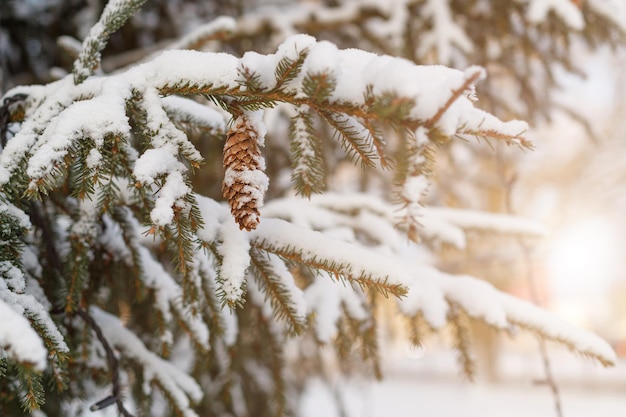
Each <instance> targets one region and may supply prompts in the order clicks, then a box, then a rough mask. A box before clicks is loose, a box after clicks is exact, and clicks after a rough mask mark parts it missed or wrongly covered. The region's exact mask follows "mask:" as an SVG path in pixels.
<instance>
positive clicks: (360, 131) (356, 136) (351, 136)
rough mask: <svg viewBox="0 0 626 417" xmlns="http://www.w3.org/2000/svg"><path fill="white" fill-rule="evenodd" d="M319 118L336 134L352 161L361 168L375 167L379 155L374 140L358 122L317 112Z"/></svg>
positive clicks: (347, 117) (328, 113) (341, 116)
mask: <svg viewBox="0 0 626 417" xmlns="http://www.w3.org/2000/svg"><path fill="white" fill-rule="evenodd" d="M318 112H319V114H320V116H322V118H323V119H324V120H325V121H326V122H327V123H328V124H329V125H330V126H331V127H332V128H333V129H334V130H335V132H337V133H338V135H339V138H340V139H341V145H342V147H343V149H344V151H346V153H347V154H348V155H349V156H350V157H351V158H352V159H353V160H358V161H360V162H361V164H362V165H363V166H367V167H374V166H376V163H375V162H374V161H375V160H377V159H378V157H379V155H378V153H377V152H376V148H375V146H374V138H373V136H372V134H371V132H370V131H368V130H367V129H366V128H365V127H364V126H363V125H362V124H361V123H359V121H358V120H356V119H355V118H353V117H350V116H348V115H344V114H341V113H334V112H331V111H326V110H318Z"/></svg>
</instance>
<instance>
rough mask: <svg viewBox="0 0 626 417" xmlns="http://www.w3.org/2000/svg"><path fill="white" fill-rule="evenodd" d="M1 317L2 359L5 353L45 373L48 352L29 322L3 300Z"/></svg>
mask: <svg viewBox="0 0 626 417" xmlns="http://www.w3.org/2000/svg"><path fill="white" fill-rule="evenodd" d="M0 317H2V321H0V357H1V356H3V355H2V354H3V353H5V354H8V355H9V356H10V357H11V358H12V359H14V360H16V361H18V362H23V363H30V364H32V365H33V366H34V367H35V369H37V370H39V371H43V370H44V369H45V368H46V365H47V363H48V351H47V350H46V348H45V347H44V345H43V341H42V340H41V338H40V337H39V335H38V334H37V333H36V332H35V331H34V330H33V328H32V327H31V325H30V323H29V321H28V320H27V319H26V318H25V317H24V316H22V315H21V314H19V313H18V312H16V311H15V310H13V309H12V308H11V307H10V306H9V304H7V303H5V302H4V301H3V300H0Z"/></svg>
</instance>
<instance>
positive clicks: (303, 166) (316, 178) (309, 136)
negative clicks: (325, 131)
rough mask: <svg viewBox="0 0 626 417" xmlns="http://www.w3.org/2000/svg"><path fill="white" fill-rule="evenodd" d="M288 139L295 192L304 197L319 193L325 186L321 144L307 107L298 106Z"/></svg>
mask: <svg viewBox="0 0 626 417" xmlns="http://www.w3.org/2000/svg"><path fill="white" fill-rule="evenodd" d="M290 138H291V141H290V156H291V159H292V162H291V165H292V169H293V171H292V174H291V179H292V182H293V183H294V186H295V189H296V191H297V192H298V194H301V195H303V196H305V197H309V196H310V195H311V194H313V193H321V192H322V191H323V190H324V188H325V186H326V184H325V181H324V179H325V178H324V176H325V174H324V159H323V155H322V150H321V148H322V144H321V143H320V140H319V138H318V136H317V132H316V131H315V128H314V127H313V120H312V115H311V112H310V109H309V107H308V106H306V105H302V106H299V107H298V110H297V113H296V115H295V116H294V117H293V118H292V119H291V129H290Z"/></svg>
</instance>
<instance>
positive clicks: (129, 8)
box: [73, 0, 146, 84]
mask: <svg viewBox="0 0 626 417" xmlns="http://www.w3.org/2000/svg"><path fill="white" fill-rule="evenodd" d="M145 2H146V0H109V2H108V3H107V5H106V7H105V8H104V10H103V11H102V15H101V16H100V19H99V20H98V23H96V25H94V26H93V27H92V28H91V30H90V31H89V33H88V34H87V37H85V40H83V45H82V49H81V51H80V54H79V55H78V59H76V61H75V62H74V70H73V72H74V83H75V84H80V83H82V82H83V81H85V80H86V79H87V77H89V76H90V75H91V74H93V71H94V70H95V69H96V68H97V67H98V65H100V59H101V56H100V53H101V52H102V50H103V49H104V48H105V46H106V44H107V42H108V40H109V37H110V36H111V34H112V33H113V32H115V31H117V30H118V29H119V28H121V27H122V26H123V25H124V23H126V21H127V20H128V19H129V18H130V17H131V16H132V15H133V14H134V13H135V12H136V11H137V10H139V9H140V8H141V6H142V5H143V4H144V3H145Z"/></svg>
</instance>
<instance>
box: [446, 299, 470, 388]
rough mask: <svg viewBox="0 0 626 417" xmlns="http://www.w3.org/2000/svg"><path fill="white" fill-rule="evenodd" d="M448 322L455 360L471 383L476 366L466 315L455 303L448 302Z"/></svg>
mask: <svg viewBox="0 0 626 417" xmlns="http://www.w3.org/2000/svg"><path fill="white" fill-rule="evenodd" d="M448 304H449V305H450V309H449V311H448V322H449V323H450V326H451V330H452V343H453V345H454V348H455V350H456V352H457V359H458V362H459V365H460V367H461V370H462V371H463V374H464V375H465V377H466V378H467V379H468V380H470V381H473V380H474V377H475V376H476V366H475V361H474V357H473V355H472V352H471V337H470V332H469V328H468V323H467V315H466V314H465V312H464V311H463V309H462V308H461V307H460V306H459V305H458V304H456V303H454V302H451V301H449V300H448Z"/></svg>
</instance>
